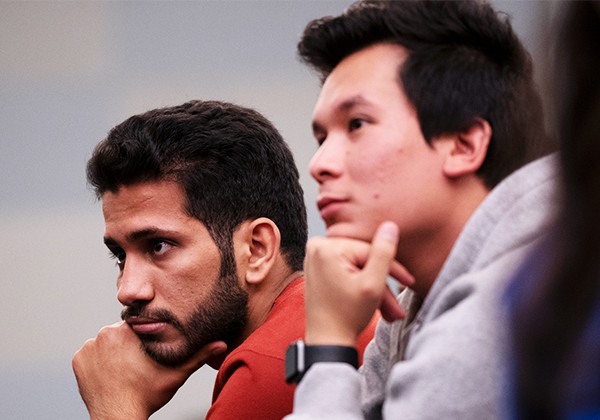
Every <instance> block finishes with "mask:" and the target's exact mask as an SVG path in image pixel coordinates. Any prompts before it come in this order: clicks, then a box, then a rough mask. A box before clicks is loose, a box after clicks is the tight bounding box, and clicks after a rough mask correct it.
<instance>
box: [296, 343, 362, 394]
mask: <svg viewBox="0 0 600 420" xmlns="http://www.w3.org/2000/svg"><path fill="white" fill-rule="evenodd" d="M318 362H343V363H349V364H350V365H352V366H354V368H358V352H357V351H356V349H355V348H354V347H345V346H308V345H306V344H304V342H303V341H302V340H298V341H296V342H295V343H292V344H291V345H290V346H289V347H288V349H287V351H286V352H285V381H286V382H287V383H288V384H297V383H298V382H300V380H301V379H302V377H303V376H304V374H305V373H306V371H307V370H308V368H309V367H311V366H312V365H313V364H314V363H318Z"/></svg>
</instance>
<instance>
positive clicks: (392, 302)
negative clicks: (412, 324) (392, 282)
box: [379, 287, 406, 322]
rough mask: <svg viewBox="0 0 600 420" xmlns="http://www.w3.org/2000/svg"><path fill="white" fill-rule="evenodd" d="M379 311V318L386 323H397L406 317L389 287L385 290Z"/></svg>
mask: <svg viewBox="0 0 600 420" xmlns="http://www.w3.org/2000/svg"><path fill="white" fill-rule="evenodd" d="M379 310H380V311H381V316H382V317H383V319H385V320H386V321H387V322H393V321H397V320H399V319H404V317H406V311H405V310H404V308H403V307H402V305H400V303H399V302H398V300H397V299H396V296H394V293H393V292H392V291H391V290H390V288H389V287H386V288H385V291H384V293H383V297H382V299H381V305H380V306H379Z"/></svg>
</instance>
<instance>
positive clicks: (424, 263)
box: [397, 178, 489, 299]
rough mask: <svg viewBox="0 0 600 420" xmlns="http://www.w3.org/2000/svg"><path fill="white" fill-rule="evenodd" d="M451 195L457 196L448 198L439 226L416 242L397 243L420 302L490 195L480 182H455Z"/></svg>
mask: <svg viewBox="0 0 600 420" xmlns="http://www.w3.org/2000/svg"><path fill="white" fill-rule="evenodd" d="M454 191H455V192H460V193H459V194H452V195H450V197H451V198H452V199H451V200H448V203H447V205H446V208H447V211H446V212H445V214H444V217H442V218H440V223H438V224H437V225H435V226H433V228H432V229H431V230H429V231H428V232H426V233H423V232H420V233H419V234H418V235H415V238H401V239H400V244H399V247H398V255H397V259H398V261H400V262H401V263H402V264H403V265H404V266H405V267H406V268H407V269H408V270H409V271H410V273H411V274H412V275H413V276H414V277H415V285H414V286H413V287H412V289H413V290H414V292H415V293H416V294H417V295H418V296H419V297H420V298H421V299H425V298H426V297H427V294H428V293H429V290H430V289H431V286H432V285H433V283H434V282H435V279H436V278H437V276H438V275H439V273H440V271H441V269H442V267H443V265H444V263H445V262H446V259H447V258H448V255H449V254H450V251H451V250H452V247H453V246H454V243H455V242H456V240H457V239H458V236H459V235H460V233H461V232H462V230H463V228H464V226H465V225H466V223H467V222H468V221H469V219H470V218H471V216H472V215H473V213H474V212H475V210H476V209H477V208H478V207H479V205H480V204H481V203H482V202H483V200H485V198H486V197H487V195H488V193H489V189H488V188H487V187H486V186H485V185H484V184H483V182H482V181H481V180H480V179H479V178H470V179H466V180H465V179H463V180H460V181H456V185H454ZM403 243H404V244H405V246H402V245H403Z"/></svg>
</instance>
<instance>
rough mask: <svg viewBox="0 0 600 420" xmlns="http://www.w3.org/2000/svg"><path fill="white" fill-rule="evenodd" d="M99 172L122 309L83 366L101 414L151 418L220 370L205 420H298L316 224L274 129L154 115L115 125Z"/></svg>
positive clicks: (260, 122) (193, 105)
mask: <svg viewBox="0 0 600 420" xmlns="http://www.w3.org/2000/svg"><path fill="white" fill-rule="evenodd" d="M87 177H88V182H89V183H90V185H91V186H92V187H93V188H94V190H95V193H96V195H97V197H98V198H99V199H101V200H102V208H103V214H104V219H105V234H104V243H105V244H106V246H107V247H108V249H109V251H110V254H111V255H112V256H113V257H114V258H115V260H116V263H117V266H118V268H119V274H118V278H117V288H118V294H117V297H118V299H119V301H120V302H121V303H122V304H123V306H124V310H123V312H122V316H121V317H122V319H123V322H121V323H118V324H115V325H112V326H107V327H105V328H103V329H102V330H101V331H100V332H99V333H98V336H97V337H96V338H94V339H91V340H88V341H87V342H86V343H85V344H84V346H83V347H82V348H81V349H80V350H79V351H78V352H77V354H76V355H75V356H74V359H73V369H74V372H75V375H76V378H77V381H78V385H79V389H80V393H81V396H82V398H83V400H84V402H85V404H86V406H87V409H88V411H89V413H90V417H91V418H127V419H135V418H148V416H150V415H151V414H152V413H153V412H155V411H156V410H158V409H159V408H160V407H162V406H163V405H164V404H166V403H167V402H168V401H169V400H170V399H171V398H172V396H173V395H174V394H175V392H176V391H177V389H178V388H179V387H180V386H181V385H182V384H183V383H184V382H185V380H186V379H187V377H188V376H189V375H190V374H191V373H192V372H194V371H195V370H196V369H198V368H199V367H201V366H202V365H204V364H205V363H207V364H209V365H210V366H212V367H214V368H215V369H218V370H219V371H218V374H217V377H216V381H215V386H214V391H213V404H212V406H211V407H210V410H209V412H208V414H207V418H211V419H217V418H219V419H223V418H227V419H230V418H245V419H259V418H260V419H280V418H281V417H282V416H284V415H285V414H287V413H289V412H291V410H292V400H293V387H291V386H290V385H287V384H285V383H284V381H283V376H284V361H283V359H284V354H285V348H286V347H287V345H288V344H289V342H290V341H291V340H294V339H297V338H300V337H301V336H302V335H303V334H304V325H305V324H304V308H303V305H304V296H303V290H304V283H303V279H302V263H303V259H304V253H305V245H306V238H307V224H306V210H305V206H304V202H303V193H302V188H301V186H300V184H299V177H298V170H297V168H296V165H295V163H294V160H293V157H292V154H291V152H290V150H289V148H288V146H287V145H286V143H285V142H284V140H283V139H282V138H281V136H280V134H279V133H278V132H277V130H276V129H275V128H274V127H273V125H272V124H271V123H270V122H269V121H267V120H266V119H265V118H264V117H263V116H261V115H260V114H259V113H257V112H255V111H253V110H251V109H247V108H243V107H240V106H236V105H233V104H228V103H223V102H216V101H205V102H203V101H191V102H188V103H185V104H183V105H180V106H174V107H168V108H162V109H155V110H152V111H148V112H146V113H143V114H140V115H135V116H133V117H131V118H129V119H127V120H126V121H124V122H123V123H121V124H119V125H118V126H116V127H115V128H113V129H112V130H111V131H110V132H109V134H108V136H107V138H106V139H105V140H103V141H101V142H100V143H99V144H98V145H97V146H96V148H95V150H94V153H93V155H92V157H91V159H90V160H89V162H88V166H87ZM365 334H366V335H365V337H366V338H365V345H366V341H368V339H369V338H370V337H371V336H372V330H371V332H370V334H371V336H368V334H369V332H366V333H365Z"/></svg>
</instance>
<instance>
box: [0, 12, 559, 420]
mask: <svg viewBox="0 0 600 420" xmlns="http://www.w3.org/2000/svg"><path fill="white" fill-rule="evenodd" d="M494 3H495V4H496V5H497V7H498V8H499V9H500V10H504V11H506V12H507V13H508V14H509V15H511V16H512V18H513V22H514V25H515V28H516V29H517V31H518V32H519V33H520V34H521V36H522V38H523V39H524V41H525V43H526V45H527V46H528V47H529V48H530V50H531V52H532V54H533V56H534V58H535V60H536V61H537V62H538V70H537V71H538V75H537V77H538V80H539V82H540V84H541V86H542V87H544V88H545V89H547V88H548V82H547V80H546V79H545V74H546V70H545V69H546V64H547V56H548V53H549V49H548V45H547V39H548V37H549V35H550V34H551V32H552V31H551V30H550V28H551V27H550V26H549V22H550V17H551V16H552V15H553V14H554V13H555V12H553V11H554V10H556V7H554V6H555V5H554V4H553V3H550V2H525V1H521V2H508V1H496V2H494ZM348 4H349V2H348V1H202V2H0V76H1V77H0V136H1V137H0V197H1V198H0V232H1V234H2V237H3V238H4V240H3V244H2V246H0V284H1V294H0V319H1V320H2V322H1V323H0V340H1V341H0V343H1V345H0V418H2V419H38V420H41V419H83V418H86V417H87V414H86V411H85V407H84V405H83V403H82V402H81V400H80V398H79V395H78V392H77V385H76V382H75V380H74V377H73V375H72V372H71V358H72V355H73V353H74V352H75V351H76V350H77V349H78V348H79V347H80V346H81V344H82V343H83V342H84V341H85V340H86V339H87V338H89V337H92V336H95V334H96V333H97V331H98V330H99V329H100V328H101V327H102V326H103V325H105V324H109V323H113V322H115V321H117V320H118V319H119V312H120V309H121V308H120V305H119V304H118V302H117V301H116V288H115V278H116V268H115V267H114V262H112V261H111V260H109V258H107V255H108V253H107V250H106V249H105V248H104V245H103V244H102V233H103V219H102V214H101V208H100V204H99V203H98V202H97V201H96V200H95V198H94V196H93V194H92V193H91V192H90V191H89V189H88V188H87V186H86V183H85V173H84V168H85V163H86V161H87V159H88V158H89V156H90V154H91V151H92V149H93V147H94V145H95V144H96V143H97V142H98V141H100V140H101V139H102V138H103V137H104V136H105V135H106V133H107V131H108V130H109V129H110V128H112V127H113V126H114V125H116V124H118V123H120V122H121V121H123V120H124V119H126V118H127V117H129V116H131V115H133V114H137V113H140V112H144V111H146V110H148V109H152V108H156V107H161V106H168V105H175V104H179V103H182V102H184V101H187V100H189V99H194V98H199V99H219V100H226V101H232V102H236V103H238V104H240V105H244V106H249V107H253V108H256V109H257V110H259V111H260V112H262V113H263V114H264V115H265V116H267V117H268V118H269V119H271V120H272V121H273V122H274V123H275V125H276V126H277V127H278V128H279V129H280V130H281V132H282V134H283V135H284V137H285V138H286V139H287V141H288V142H289V144H290V145H291V148H292V150H293V152H294V154H295V157H296V160H297V164H298V167H299V169H300V172H301V173H302V183H303V186H304V189H305V196H306V200H307V207H308V210H309V224H310V234H311V235H315V234H321V233H322V232H323V228H322V224H321V221H320V219H319V217H318V214H317V212H316V209H315V205H314V201H315V196H316V184H315V183H314V182H313V181H312V180H311V179H310V178H309V176H308V171H307V167H308V162H309V160H310V157H311V156H312V154H313V153H314V151H315V150H316V145H315V142H314V140H313V139H312V136H311V130H310V116H311V112H312V106H313V104H314V102H315V99H316V97H317V94H318V89H319V84H318V80H317V78H316V77H315V76H314V75H313V74H312V73H311V72H310V71H309V70H308V69H307V68H305V67H304V66H303V65H301V64H300V63H299V61H298V59H297V58H296V54H295V45H296V42H297V40H298V37H299V35H300V33H301V32H302V29H303V28H304V26H305V25H306V23H307V22H308V21H309V20H311V19H313V18H317V17H321V16H324V15H328V14H338V13H340V12H341V11H342V10H343V9H344V8H345V7H346V6H347V5H348ZM214 374H215V372H214V371H213V370H212V369H211V368H209V367H205V368H203V369H201V370H200V371H199V372H197V373H196V374H194V375H193V376H192V378H191V379H190V380H189V381H188V382H187V383H186V385H185V386H184V387H183V388H182V389H181V390H180V392H179V393H178V394H177V395H176V396H175V398H174V399H173V401H171V403H169V404H168V405H167V406H166V407H165V408H164V409H162V410H161V411H159V412H158V413H157V414H155V415H154V416H153V417H152V418H153V419H192V418H202V417H203V414H204V413H205V411H206V409H207V408H208V406H209V405H210V398H211V390H212V381H213V379H214ZM249 392H251V390H249Z"/></svg>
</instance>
